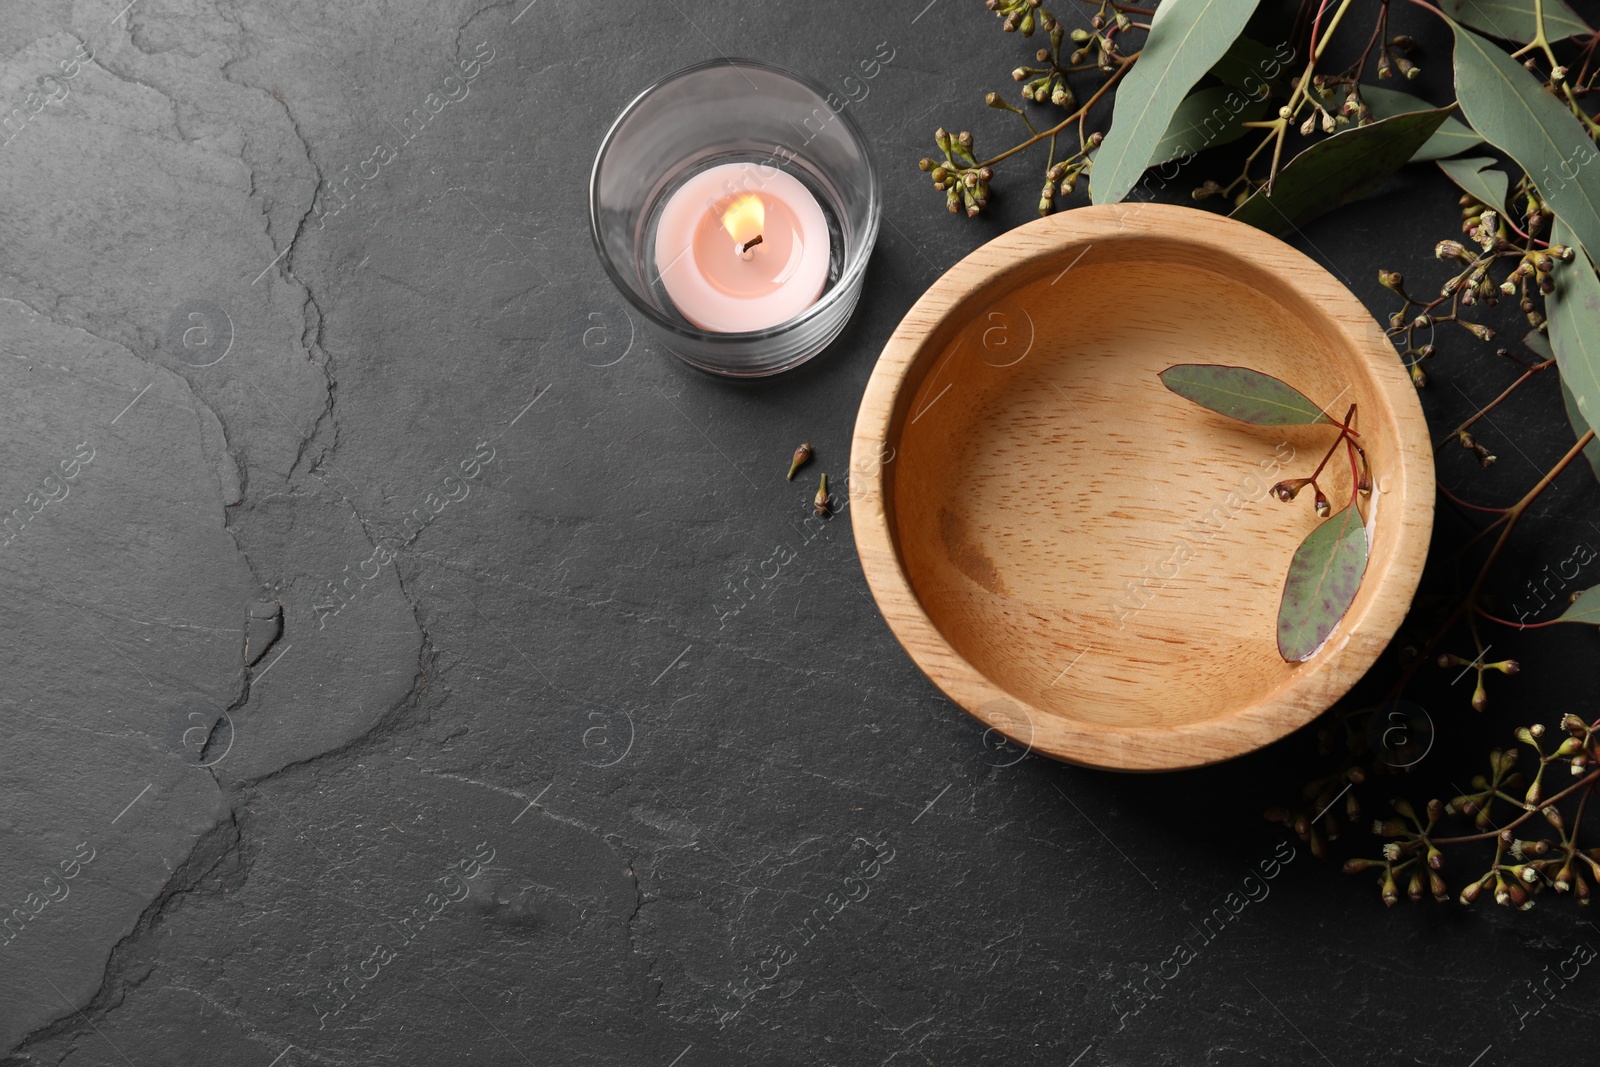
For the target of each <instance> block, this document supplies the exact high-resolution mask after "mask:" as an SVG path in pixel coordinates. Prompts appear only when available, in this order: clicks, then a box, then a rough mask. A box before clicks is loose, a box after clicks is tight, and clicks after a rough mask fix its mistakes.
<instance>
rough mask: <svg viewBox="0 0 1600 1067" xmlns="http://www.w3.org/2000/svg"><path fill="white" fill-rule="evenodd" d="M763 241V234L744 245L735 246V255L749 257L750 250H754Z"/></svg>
mask: <svg viewBox="0 0 1600 1067" xmlns="http://www.w3.org/2000/svg"><path fill="white" fill-rule="evenodd" d="M761 241H762V237H761V234H759V233H758V234H756V235H755V236H754V237H752V238H750V240H748V241H746V242H745V243H744V244H741V245H734V247H733V253H734V255H736V256H743V255H748V254H749V252H750V250H751V249H752V248H754V247H755V246H756V245H758V244H760V243H761Z"/></svg>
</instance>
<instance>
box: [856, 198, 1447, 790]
mask: <svg viewBox="0 0 1600 1067" xmlns="http://www.w3.org/2000/svg"><path fill="white" fill-rule="evenodd" d="M1175 363H1224V364H1233V365H1240V366H1247V367H1252V368H1254V369H1256V370H1260V371H1265V372H1266V373H1269V374H1273V375H1276V376H1278V377H1279V378H1282V379H1284V380H1285V381H1287V382H1289V383H1290V384H1291V385H1294V386H1295V387H1296V388H1298V389H1299V390H1300V391H1301V392H1303V393H1305V394H1306V395H1308V396H1309V397H1310V398H1311V399H1312V400H1313V401H1315V402H1316V403H1318V404H1321V405H1323V406H1325V407H1326V408H1328V409H1330V410H1334V409H1336V410H1334V415H1335V416H1336V417H1339V416H1342V415H1343V414H1344V412H1345V409H1346V408H1347V407H1348V406H1349V404H1350V403H1352V402H1354V403H1355V404H1357V405H1358V408H1359V410H1358V414H1357V416H1356V421H1355V426H1356V429H1357V430H1359V432H1360V434H1361V440H1362V442H1363V444H1364V445H1365V447H1366V450H1367V454H1368V456H1369V458H1370V461H1371V464H1372V473H1373V479H1374V482H1375V488H1374V492H1373V493H1372V496H1371V497H1370V498H1368V501H1367V504H1366V507H1365V510H1366V513H1367V515H1368V536H1369V539H1370V556H1369V561H1368V565H1367V570H1366V575H1365V577H1364V578H1363V580H1362V583H1361V589H1360V592H1359V593H1358V595H1357V597H1356V600H1355V602H1354V604H1353V605H1351V607H1350V610H1349V611H1348V612H1347V613H1346V615H1345V616H1344V618H1343V620H1342V621H1341V622H1340V623H1339V625H1338V627H1337V628H1336V629H1335V630H1334V631H1333V634H1332V636H1331V637H1330V638H1329V639H1328V641H1327V642H1326V643H1325V644H1324V645H1323V647H1322V648H1321V649H1320V650H1319V651H1318V652H1317V653H1315V654H1314V655H1313V656H1311V657H1310V658H1309V659H1308V660H1306V661H1304V662H1300V663H1286V662H1284V661H1283V660H1282V658H1280V656H1279V654H1278V649H1277V642H1276V620H1277V613H1278V603H1279V599H1280V597H1281V594H1282V590H1283V582H1284V577H1285V575H1286V573H1287V571H1288V567H1289V560H1290V557H1291V556H1292V555H1293V554H1294V551H1295V549H1296V547H1298V545H1299V544H1300V542H1301V541H1302V540H1303V539H1304V537H1305V536H1306V534H1307V533H1309V532H1310V531H1311V529H1312V528H1313V526H1314V525H1315V524H1316V522H1317V519H1316V517H1315V514H1314V512H1313V509H1312V507H1311V501H1310V500H1309V499H1308V496H1309V494H1302V495H1301V496H1300V497H1299V498H1298V499H1297V500H1295V501H1293V502H1290V503H1282V502H1280V501H1278V500H1277V499H1275V498H1274V497H1272V496H1271V495H1269V493H1268V492H1267V490H1268V489H1269V487H1270V486H1271V485H1272V484H1273V483H1275V482H1277V481H1280V480H1282V479H1285V478H1290V477H1304V476H1306V475H1309V474H1310V473H1311V470H1312V469H1313V468H1314V467H1315V466H1316V465H1317V462H1318V460H1319V459H1320V458H1321V457H1322V455H1323V453H1324V452H1325V451H1326V450H1327V448H1328V446H1329V445H1331V444H1332V442H1333V440H1334V439H1335V438H1336V437H1337V433H1336V431H1334V430H1332V429H1331V428H1330V427H1329V426H1327V425H1320V426H1297V427H1259V426H1251V425H1248V424H1245V423H1242V422H1238V421H1235V420H1233V419H1229V418H1227V417H1225V416H1222V415H1219V414H1216V413H1214V412H1211V411H1208V410H1206V409H1204V408H1201V407H1199V406H1197V405H1195V404H1193V403H1190V402H1189V401H1187V400H1184V399H1183V398H1182V397H1179V396H1178V395H1176V394H1174V393H1172V392H1170V391H1168V390H1167V389H1166V388H1165V387H1164V386H1163V385H1162V384H1161V382H1160V380H1159V379H1158V378H1157V374H1158V373H1159V372H1160V371H1161V370H1163V369H1165V368H1166V367H1168V366H1170V365H1172V364H1175ZM1329 469H1330V470H1333V471H1335V472H1336V473H1335V474H1334V475H1333V476H1332V477H1327V476H1325V477H1324V478H1323V479H1321V481H1322V484H1323V486H1324V488H1325V490H1326V491H1327V493H1328V496H1329V498H1330V499H1331V500H1334V501H1336V502H1342V501H1344V500H1345V499H1347V497H1348V494H1349V486H1350V471H1349V465H1348V463H1347V462H1345V460H1344V457H1343V456H1342V455H1340V456H1338V457H1336V462H1334V463H1330V464H1329ZM1433 479H1434V475H1433V458H1432V448H1431V446H1430V443H1429V438H1428V432H1427V424H1426V422H1425V421H1424V420H1423V416H1422V408H1421V405H1420V404H1419V403H1418V401H1417V396H1416V391H1415V388H1414V387H1413V386H1412V384H1411V381H1410V379H1409V376H1408V375H1407V374H1406V371H1405V368H1404V366H1403V365H1402V364H1401V362H1400V360H1398V359H1397V358H1396V355H1395V350H1394V347H1393V345H1392V344H1390V342H1389V341H1388V340H1387V339H1386V338H1385V337H1384V334H1383V331H1382V330H1381V329H1380V328H1379V326H1378V325H1377V323H1375V322H1374V321H1373V319H1372V316H1371V315H1369V314H1368V313H1367V310H1366V308H1365V307H1363V306H1362V304H1361V302H1360V301H1359V300H1357V299H1356V297H1355V296H1354V295H1353V294H1351V293H1350V291H1349V290H1347V289H1346V288H1345V287H1344V286H1343V285H1341V284H1340V283H1339V282H1338V281H1337V280H1335V279H1334V278H1333V277H1332V276H1331V275H1330V274H1328V273H1327V271H1325V270H1323V269H1322V268H1321V267H1320V266H1318V265H1317V264H1316V263H1314V262H1313V261H1312V260H1310V259H1308V258H1307V257H1306V256H1304V255H1302V254H1301V253H1299V252H1297V251H1295V250H1294V249H1293V248H1291V247H1289V246H1288V245H1286V244H1284V243H1282V242H1281V241H1279V240H1277V239H1276V238H1273V237H1270V236H1268V235H1267V234H1265V233H1262V232H1261V231H1259V230H1256V229H1253V228H1252V227H1249V226H1246V225H1243V224H1241V223H1237V222H1233V221H1231V220H1229V219H1226V218H1223V217H1221V216H1218V215H1213V214H1210V213H1206V212H1201V211H1197V210H1194V209H1191V208H1182V207H1169V206H1164V205H1158V204H1144V205H1137V204H1113V205H1106V206H1099V207H1086V208H1079V209H1076V210H1073V211H1067V212H1064V213H1062V214H1058V215H1054V216H1051V217H1049V218H1046V219H1040V220H1039V221H1037V222H1033V223H1030V224H1029V225H1026V226H1023V227H1021V228H1019V229H1016V230H1013V231H1011V232H1010V233H1007V234H1005V235H1004V236H1002V237H999V238H996V239H995V240H993V241H990V242H989V243H988V244H986V245H984V246H983V247H982V248H980V249H978V250H977V251H976V252H974V253H972V254H971V255H970V256H968V257H967V258H966V259H964V260H962V261H961V262H960V263H958V264H957V265H956V266H955V267H954V268H952V269H951V270H950V271H949V272H948V273H947V274H945V275H944V277H942V278H940V279H939V280H938V281H937V282H936V283H934V285H933V287H932V288H931V289H929V290H928V291H927V293H925V294H924V295H923V297H922V299H920V300H918V301H917V303H916V306H914V307H913V308H912V309H911V310H910V312H909V313H907V315H906V317H905V319H904V320H903V321H902V322H901V323H900V326H899V328H898V329H897V330H896V331H895V333H894V336H893V337H891V338H890V339H889V343H888V345H887V346H886V347H885V348H884V350H883V355H882V356H881V357H880V358H879V360H878V365H877V368H876V370H875V371H874V372H873V374H872V379H871V381H870V382H869V383H868V385H867V390H866V395H865V396H864V397H863V399H862V401H861V411H860V414H859V415H858V416H857V420H856V428H855V437H854V441H853V443H852V451H851V467H850V502H851V507H850V511H851V514H852V515H853V516H854V518H853V523H854V527H855V536H856V546H857V549H858V550H859V552H860V554H861V565H862V569H863V570H864V571H865V573H866V577H867V582H868V584H869V585H870V586H871V588H872V593H873V596H874V597H875V598H876V599H877V602H878V606H879V607H880V608H881V609H882V611H883V614H884V617H885V618H886V619H887V620H888V623H889V627H890V629H891V630H893V632H894V634H895V636H896V637H897V638H898V639H899V641H900V643H901V644H902V645H903V646H904V647H905V649H906V651H907V652H909V653H910V654H911V658H912V659H913V660H915V661H916V663H917V665H918V666H919V667H921V668H922V670H923V671H924V672H925V673H926V674H927V675H928V677H929V678H931V679H932V680H933V681H934V682H935V683H936V684H937V685H938V686H939V687H940V688H941V689H942V690H944V692H945V693H946V694H948V695H949V697H950V698H951V699H952V700H954V701H955V702H956V703H958V704H960V705H961V706H962V707H963V708H966V709H967V710H968V711H969V712H971V713H972V714H973V715H974V716H976V717H977V718H978V719H980V720H982V721H983V722H985V723H987V724H988V725H989V726H991V727H993V728H994V729H996V730H998V731H1000V732H1001V733H1003V734H1005V735H1006V736H1007V737H1009V738H1011V739H1012V740H1013V741H1015V742H1017V743H1018V744H1021V745H1026V746H1029V747H1030V748H1031V749H1032V750H1034V751H1038V752H1043V753H1046V754H1048V755H1050V756H1053V757H1056V758H1058V759H1062V760H1068V761H1071V762H1074V763H1081V764H1086V765H1090V766H1095V767H1104V768H1109V769H1118V770H1142V771H1150V770H1168V769H1177V768H1183V767H1195V766H1199V765H1202V764H1207V763H1213V762H1216V761H1218V760H1224V759H1228V758H1230V757H1233V756H1237V755H1240V754H1242V753H1245V752H1249V751H1251V750H1252V749H1256V748H1259V747H1261V746H1262V745H1265V744H1267V743H1268V742H1271V741H1273V740H1276V739H1277V738H1280V737H1282V736H1284V735H1285V734H1287V733H1289V732H1291V731H1292V730H1295V729H1296V728H1298V727H1300V726H1302V725H1304V724H1305V723H1307V722H1309V721H1310V720H1311V719H1312V718H1314V717H1316V716H1317V715H1318V714H1320V713H1321V712H1323V711H1324V710H1326V709H1327V708H1328V707H1329V706H1330V705H1331V704H1332V703H1333V702H1334V701H1335V700H1337V699H1338V698H1339V697H1340V696H1342V695H1343V694H1344V693H1345V692H1346V691H1347V690H1348V689H1349V688H1350V687H1351V685H1353V684H1354V683H1355V682H1356V680H1357V679H1359V678H1360V677H1361V676H1362V674H1363V673H1364V672H1365V671H1366V670H1367V669H1368V668H1369V667H1371V666H1372V664H1373V662H1374V661H1375V660H1376V658H1377V656H1378V654H1379V653H1380V652H1381V651H1382V650H1383V648H1384V646H1385V645H1386V644H1387V643H1388V641H1389V639H1390V638H1391V637H1393V635H1394V632H1395V630H1396V629H1397V628H1398V626H1399V625H1400V621H1401V619H1402V618H1403V617H1404V615H1405V613H1406V609H1407V607H1408V606H1409V605H1410V603H1411V597H1412V594H1413V593H1414V592H1415V591H1416V586H1417V581H1418V579H1419V577H1420V576H1421V572H1422V565H1423V561H1424V557H1425V556H1426V554H1427V549H1428V538H1429V534H1430V532H1431V530H1432V526H1433V499H1434V481H1433ZM1334 506H1335V508H1336V509H1337V507H1338V506H1339V504H1338V503H1335V505H1334Z"/></svg>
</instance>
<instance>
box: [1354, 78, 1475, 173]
mask: <svg viewBox="0 0 1600 1067" xmlns="http://www.w3.org/2000/svg"><path fill="white" fill-rule="evenodd" d="M1361 99H1363V100H1365V101H1366V102H1367V105H1368V106H1369V107H1371V108H1372V113H1373V114H1374V115H1376V116H1377V117H1378V118H1380V119H1386V118H1389V117H1390V116H1391V115H1409V114H1411V113H1413V112H1416V111H1427V110H1429V109H1430V108H1432V107H1433V105H1432V104H1430V103H1428V102H1427V101H1426V100H1424V99H1422V97H1420V96H1417V95H1416V94H1414V93H1402V92H1400V91H1399V90H1397V89H1385V88H1383V86H1381V85H1363V86H1362V87H1361ZM1482 143H1483V138H1482V137H1479V136H1478V135H1477V134H1475V133H1473V132H1472V128H1471V127H1470V126H1468V125H1467V124H1466V123H1464V122H1462V121H1461V120H1459V119H1445V120H1444V122H1443V123H1442V124H1441V125H1440V126H1439V129H1438V130H1437V131H1436V132H1435V133H1434V135H1433V136H1432V137H1430V138H1428V139H1427V141H1426V142H1424V143H1423V145H1422V147H1421V148H1419V149H1417V151H1416V154H1415V155H1413V156H1412V157H1411V162H1413V163H1428V162H1431V161H1432V160H1435V159H1444V158H1446V157H1448V156H1453V155H1456V154H1458V153H1461V152H1465V151H1466V150H1467V149H1469V148H1476V147H1478V146H1479V145H1481V144H1482Z"/></svg>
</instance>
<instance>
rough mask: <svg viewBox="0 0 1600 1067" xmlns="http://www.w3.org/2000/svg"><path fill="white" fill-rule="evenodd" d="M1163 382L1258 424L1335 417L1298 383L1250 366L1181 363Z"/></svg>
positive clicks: (1191, 397)
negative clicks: (1324, 409) (1297, 385)
mask: <svg viewBox="0 0 1600 1067" xmlns="http://www.w3.org/2000/svg"><path fill="white" fill-rule="evenodd" d="M1161 384H1162V385H1165V386H1166V387H1167V388H1168V389H1171V390H1172V391H1173V392H1174V393H1177V394H1178V395H1179V396H1181V397H1183V398H1184V399H1185V400H1192V401H1194V402H1195V403H1196V404H1199V405H1200V406H1201V407H1205V408H1210V409H1211V410H1212V411H1215V412H1217V413H1218V414H1221V415H1226V416H1228V417H1229V418H1232V419H1238V420H1239V421H1240V422H1248V423H1253V424H1254V425H1256V426H1305V425H1308V424H1310V423H1313V422H1331V421H1333V420H1331V419H1329V418H1328V416H1327V415H1325V414H1323V412H1322V409H1321V408H1319V407H1317V405H1315V404H1313V403H1312V402H1311V400H1310V398H1308V397H1307V396H1306V395H1305V394H1304V393H1302V392H1300V390H1298V389H1296V388H1295V387H1294V386H1292V385H1290V384H1288V383H1287V382H1284V381H1282V380H1280V379H1278V378H1274V377H1273V376H1272V375H1270V374H1263V373H1261V372H1260V371H1258V370H1251V369H1250V368H1249V367H1225V366H1222V365H1221V364H1216V363H1179V364H1177V365H1176V366H1172V367H1168V368H1167V369H1166V370H1164V371H1162V372H1161Z"/></svg>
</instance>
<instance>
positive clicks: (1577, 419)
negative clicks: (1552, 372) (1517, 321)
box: [1522, 330, 1600, 479]
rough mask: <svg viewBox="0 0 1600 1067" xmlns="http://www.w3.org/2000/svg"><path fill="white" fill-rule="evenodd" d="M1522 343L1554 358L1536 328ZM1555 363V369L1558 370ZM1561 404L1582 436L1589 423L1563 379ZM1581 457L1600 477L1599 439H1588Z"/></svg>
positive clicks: (1534, 351) (1542, 354)
mask: <svg viewBox="0 0 1600 1067" xmlns="http://www.w3.org/2000/svg"><path fill="white" fill-rule="evenodd" d="M1522 343H1523V344H1525V345H1527V346H1528V348H1529V349H1531V350H1532V352H1533V354H1534V355H1536V356H1538V357H1539V358H1540V359H1555V358H1556V350H1555V349H1554V348H1551V347H1550V339H1549V338H1548V337H1546V336H1545V335H1544V334H1542V333H1540V332H1539V331H1538V330H1532V331H1530V332H1529V333H1528V335H1527V336H1526V337H1524V338H1523V339H1522ZM1560 369H1561V368H1560V365H1559V363H1558V364H1557V367H1556V371H1557V373H1559V372H1560ZM1561 406H1562V407H1563V408H1565V409H1566V411H1567V422H1569V423H1571V425H1572V433H1573V436H1574V437H1582V436H1583V435H1584V434H1586V433H1588V432H1589V423H1588V422H1587V421H1586V420H1585V419H1584V417H1583V412H1581V411H1579V410H1578V400H1577V398H1576V397H1574V396H1573V395H1572V387H1571V386H1570V385H1568V384H1567V383H1566V381H1565V379H1563V380H1562V382H1561ZM1583 458H1584V459H1586V460H1588V461H1589V468H1590V469H1591V470H1593V471H1594V476H1595V478H1596V479H1600V439H1597V440H1594V441H1590V442H1589V444H1588V445H1587V446H1586V447H1585V448H1584V450H1583Z"/></svg>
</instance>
